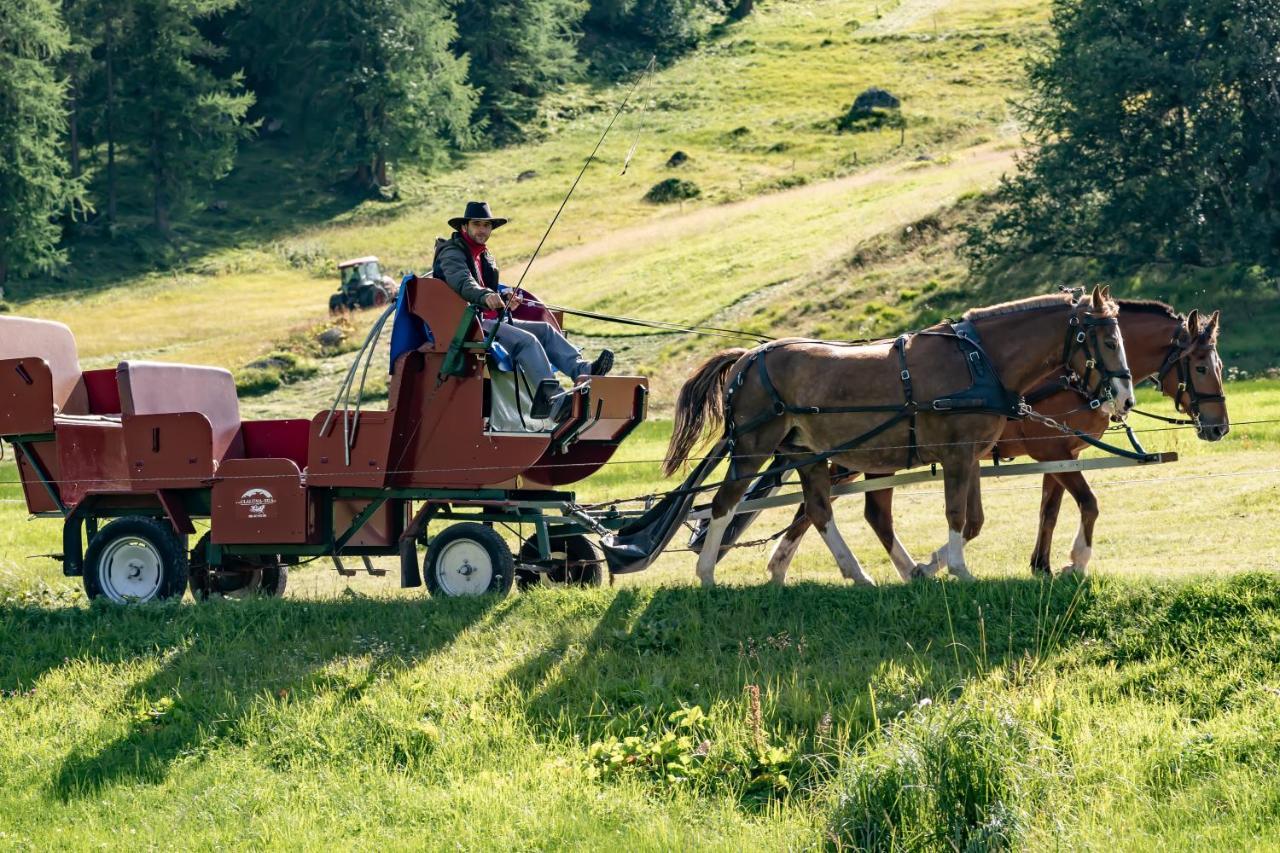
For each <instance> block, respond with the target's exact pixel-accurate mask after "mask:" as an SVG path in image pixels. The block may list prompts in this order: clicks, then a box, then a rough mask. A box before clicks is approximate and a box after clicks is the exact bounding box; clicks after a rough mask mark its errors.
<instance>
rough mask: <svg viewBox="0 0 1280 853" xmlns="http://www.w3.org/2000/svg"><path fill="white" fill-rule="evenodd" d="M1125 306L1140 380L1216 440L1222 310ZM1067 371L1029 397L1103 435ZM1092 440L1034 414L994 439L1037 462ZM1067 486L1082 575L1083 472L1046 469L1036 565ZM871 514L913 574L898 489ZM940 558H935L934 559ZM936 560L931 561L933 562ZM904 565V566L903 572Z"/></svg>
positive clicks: (1124, 328)
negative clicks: (896, 522)
mask: <svg viewBox="0 0 1280 853" xmlns="http://www.w3.org/2000/svg"><path fill="white" fill-rule="evenodd" d="M1117 303H1118V304H1119V306H1120V331H1121V333H1122V334H1123V335H1124V342H1125V351H1126V353H1127V355H1128V359H1129V366H1130V367H1131V368H1132V371H1133V375H1134V376H1135V377H1137V379H1138V380H1139V381H1141V380H1142V379H1147V378H1153V379H1155V380H1156V382H1157V383H1158V384H1159V386H1160V389H1161V390H1162V391H1163V392H1164V395H1165V396H1166V397H1169V398H1170V399H1171V400H1173V404H1174V407H1175V408H1176V409H1177V410H1178V411H1180V412H1185V413H1186V414H1187V415H1189V416H1190V419H1191V422H1192V423H1194V424H1195V427H1196V433H1197V435H1198V436H1199V437H1200V438H1201V439H1202V440H1204V441H1218V440H1220V439H1221V438H1222V437H1223V436H1225V435H1226V434H1227V432H1228V431H1230V429H1231V426H1230V420H1229V419H1228V416H1227V403H1226V397H1225V396H1224V395H1223V386H1222V360H1221V359H1220V358H1219V357H1218V349H1217V343H1218V317H1219V315H1218V312H1217V311H1214V312H1213V314H1212V315H1211V316H1210V317H1209V319H1208V321H1206V322H1203V323H1202V321H1201V319H1200V314H1199V312H1198V311H1192V312H1191V313H1190V314H1189V315H1188V316H1186V317H1183V316H1182V315H1180V314H1178V313H1177V312H1175V311H1174V310H1173V309H1172V308H1170V307H1169V306H1168V305H1165V304H1164V303H1162V302H1149V301H1137V300H1126V299H1121V300H1117ZM1067 379H1068V376H1067V374H1065V373H1062V374H1060V375H1059V376H1057V377H1055V378H1053V379H1051V380H1049V381H1048V382H1047V383H1045V385H1043V386H1041V387H1040V388H1037V389H1036V390H1034V391H1032V392H1031V393H1030V394H1029V395H1028V402H1031V403H1032V407H1033V408H1034V409H1035V411H1037V412H1039V413H1040V414H1043V415H1048V416H1049V417H1050V418H1053V419H1054V420H1056V421H1058V422H1060V423H1062V424H1065V425H1066V426H1069V427H1071V428H1073V429H1076V430H1078V431H1080V432H1082V433H1085V434H1086V435H1091V436H1093V437H1094V438H1098V437H1100V436H1101V435H1102V433H1103V432H1104V431H1105V430H1106V428H1107V424H1108V421H1109V418H1108V416H1107V415H1106V414H1105V413H1103V412H1102V411H1101V407H1097V408H1094V407H1091V404H1092V402H1093V400H1092V399H1091V397H1090V395H1089V393H1088V392H1087V391H1086V390H1084V389H1081V388H1079V386H1078V385H1074V384H1069V383H1068V382H1066V381H1064V380H1067ZM1088 446H1089V445H1088V444H1087V443H1086V442H1085V441H1084V440H1083V439H1080V438H1077V437H1076V436H1074V435H1067V434H1064V433H1062V432H1061V431H1059V430H1057V429H1054V428H1053V427H1052V426H1050V425H1048V424H1044V423H1041V422H1039V421H1034V420H1030V419H1024V420H1016V421H1009V422H1008V423H1007V424H1006V425H1005V428H1004V434H1003V435H1002V436H1001V437H1000V440H999V441H998V442H997V443H996V446H995V449H994V451H993V452H994V454H995V455H996V456H998V457H1000V458H1001V459H1008V458H1013V457H1016V456H1030V457H1031V458H1032V459H1035V460H1037V461H1039V462H1049V461H1056V460H1066V459H1076V458H1079V456H1080V453H1081V451H1083V450H1084V449H1085V448H1086V447H1088ZM832 476H833V482H846V481H848V480H852V479H854V478H855V477H856V476H857V473H856V472H850V471H840V472H832ZM1064 490H1065V491H1069V492H1070V493H1071V496H1072V497H1073V498H1075V501H1076V505H1077V506H1078V507H1079V509H1080V527H1079V530H1078V531H1077V533H1076V538H1075V542H1074V544H1073V545H1072V547H1071V563H1070V564H1069V565H1067V566H1066V567H1064V568H1063V569H1062V573H1063V574H1073V573H1074V574H1080V575H1083V574H1084V573H1085V572H1086V570H1087V568H1088V564H1089V558H1090V556H1091V555H1092V553H1093V528H1094V523H1095V522H1096V521H1097V519H1098V501H1097V498H1095V497H1094V494H1093V490H1092V489H1090V488H1089V483H1088V482H1087V481H1086V480H1085V478H1084V474H1083V473H1081V472H1079V471H1068V472H1065V473H1061V474H1045V475H1044V479H1043V482H1042V485H1041V500H1040V530H1039V533H1038V534H1037V536H1036V544H1035V550H1034V551H1033V552H1032V554H1031V570H1032V572H1033V573H1036V574H1049V573H1050V571H1051V569H1050V565H1051V563H1050V549H1051V546H1052V544H1053V529H1054V526H1055V525H1056V523H1057V520H1058V510H1059V508H1060V507H1061V505H1062V494H1063V491H1064ZM865 516H866V519H867V522H868V523H869V524H870V525H871V528H872V529H873V530H874V531H875V533H876V537H877V538H878V539H879V540H880V543H881V544H882V545H883V546H884V548H885V550H886V551H888V552H889V554H890V557H891V559H892V560H893V562H894V564H895V565H896V566H897V568H898V570H899V572H901V573H903V576H904V578H905V577H908V576H909V572H910V568H911V566H912V561H911V557H910V555H909V554H908V553H907V551H906V549H905V548H904V547H903V546H902V543H901V542H900V541H899V540H898V538H897V535H896V534H895V533H894V529H893V490H892V489H880V490H877V491H874V492H867V493H866V509H865ZM811 524H812V521H811V520H810V519H809V517H808V516H807V515H806V513H805V511H804V507H801V508H800V509H798V510H797V512H796V516H795V518H794V519H792V522H791V526H790V527H788V528H787V532H786V533H785V534H784V535H783V537H782V538H781V539H779V540H778V544H777V545H776V546H775V547H774V550H773V553H772V554H771V555H770V557H769V573H770V575H771V577H772V579H773V581H774V582H775V583H779V584H780V583H782V582H783V581H784V580H785V578H786V574H787V567H788V565H789V564H790V562H791V558H792V557H793V556H795V553H796V549H797V548H798V546H799V543H800V538H801V537H802V536H803V535H804V534H805V531H807V530H808V529H809V527H810V526H811ZM934 562H935V563H936V562H937V558H936V557H935V560H934ZM930 565H932V564H930ZM904 568H905V571H904Z"/></svg>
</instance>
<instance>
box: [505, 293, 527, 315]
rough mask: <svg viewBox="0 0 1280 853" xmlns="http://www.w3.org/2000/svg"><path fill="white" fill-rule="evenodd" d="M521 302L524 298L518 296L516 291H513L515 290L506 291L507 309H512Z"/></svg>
mask: <svg viewBox="0 0 1280 853" xmlns="http://www.w3.org/2000/svg"><path fill="white" fill-rule="evenodd" d="M523 304H524V299H523V298H522V297H521V296H520V294H519V292H518V291H515V290H510V291H507V310H508V311H514V310H516V309H517V308H519V307H520V306H521V305H523Z"/></svg>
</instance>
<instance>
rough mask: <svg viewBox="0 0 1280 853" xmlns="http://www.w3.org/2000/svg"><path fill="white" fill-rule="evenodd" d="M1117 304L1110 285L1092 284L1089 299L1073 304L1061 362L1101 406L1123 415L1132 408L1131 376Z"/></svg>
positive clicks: (1106, 410)
mask: <svg viewBox="0 0 1280 853" xmlns="http://www.w3.org/2000/svg"><path fill="white" fill-rule="evenodd" d="M1119 314H1120V307H1119V306H1118V305H1117V304H1116V302H1115V301H1114V300H1113V299H1112V298H1111V288H1110V287H1094V289H1093V293H1092V294H1091V295H1090V296H1089V298H1088V299H1078V300H1076V301H1075V303H1074V304H1073V306H1072V309H1071V319H1070V320H1069V321H1068V325H1067V338H1066V343H1065V344H1064V345H1063V352H1062V362H1063V365H1064V366H1065V367H1067V369H1069V370H1071V371H1072V372H1074V373H1075V374H1076V375H1077V376H1078V377H1080V382H1081V384H1082V385H1083V386H1084V387H1085V388H1086V389H1088V391H1089V393H1090V395H1091V396H1092V397H1094V398H1095V399H1098V400H1101V401H1102V409H1103V411H1105V412H1106V413H1107V414H1109V415H1112V416H1113V417H1123V416H1124V415H1125V414H1126V413H1127V412H1128V411H1129V409H1131V408H1133V376H1132V374H1131V373H1130V372H1129V363H1128V361H1127V359H1126V356H1125V352H1124V338H1123V337H1122V336H1121V334H1120V323H1119Z"/></svg>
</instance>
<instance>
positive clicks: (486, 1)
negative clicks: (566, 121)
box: [456, 0, 587, 141]
mask: <svg viewBox="0 0 1280 853" xmlns="http://www.w3.org/2000/svg"><path fill="white" fill-rule="evenodd" d="M456 8H457V15H458V46H459V48H460V49H461V50H462V51H464V52H465V53H466V55H467V57H468V58H469V60H470V65H471V74H470V80H471V83H472V84H474V85H475V86H477V87H479V89H480V108H479V109H480V115H481V116H482V117H483V118H484V119H485V120H486V121H487V124H488V127H487V128H486V132H487V135H489V136H490V138H492V139H495V140H497V141H511V140H515V139H519V138H521V137H522V136H523V135H524V128H525V126H526V125H527V124H528V122H529V121H530V119H531V118H532V117H533V116H534V113H535V111H536V108H537V104H538V101H539V99H541V98H542V96H543V95H545V94H546V93H547V92H548V91H550V89H551V88H552V87H553V86H555V85H556V84H558V83H562V82H564V81H565V80H566V79H568V78H569V77H570V76H571V75H572V74H573V71H574V67H575V65H576V64H577V51H576V48H577V44H578V38H579V32H578V24H579V23H580V22H581V21H582V16H583V15H584V14H585V13H586V11H587V3H586V2H585V0H461V2H459V3H458V5H457V7H456Z"/></svg>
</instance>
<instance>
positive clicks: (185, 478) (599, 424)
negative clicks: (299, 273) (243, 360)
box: [0, 278, 648, 602]
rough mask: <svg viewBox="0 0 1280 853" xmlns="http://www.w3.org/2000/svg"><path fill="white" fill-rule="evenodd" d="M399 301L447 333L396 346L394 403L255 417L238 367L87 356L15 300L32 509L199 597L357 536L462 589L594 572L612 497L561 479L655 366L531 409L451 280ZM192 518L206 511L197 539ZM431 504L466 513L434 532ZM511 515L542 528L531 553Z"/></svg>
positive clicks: (123, 566)
mask: <svg viewBox="0 0 1280 853" xmlns="http://www.w3.org/2000/svg"><path fill="white" fill-rule="evenodd" d="M401 310H402V311H403V312H406V313H407V314H408V315H410V316H411V318H412V319H413V321H414V322H418V321H420V322H422V323H425V324H426V326H427V327H428V328H429V329H430V330H432V331H434V332H436V333H437V336H436V337H434V338H430V339H428V340H427V342H426V343H423V344H422V345H421V346H418V347H417V348H416V349H412V350H410V351H408V352H405V353H403V354H402V355H400V356H399V358H397V359H396V362H395V364H394V370H393V372H392V375H391V380H390V386H389V393H388V400H387V406H386V409H385V410H384V411H366V410H361V408H360V407H359V406H358V405H356V406H352V405H350V404H345V405H341V406H339V405H335V407H334V409H332V410H329V411H325V412H321V413H319V414H317V415H316V416H315V417H314V418H311V419H309V420H307V419H296V420H295V419H290V420H259V421H252V420H242V419H241V417H240V409H239V403H238V400H237V398H236V391H235V384H234V382H233V380H232V377H231V374H230V373H229V372H227V371H226V370H222V369H220V368H213V367H197V366H188V365H176V364H160V363H154V362H140V361H124V362H121V363H120V364H119V365H118V366H117V367H116V368H114V369H110V368H108V369H102V370H89V371H82V370H81V369H80V365H79V360H78V357H77V352H76V344H75V339H74V337H73V336H72V334H71V331H70V330H69V329H68V328H67V327H66V326H64V325H62V324H60V323H53V322H48V321H42V320H31V319H25V318H20V317H0V437H3V438H4V440H6V441H8V442H9V443H10V444H11V445H12V446H13V447H14V448H15V450H16V456H17V465H18V471H19V474H20V477H21V481H22V488H23V494H24V497H25V499H26V503H27V508H28V510H29V511H30V512H31V513H32V514H33V515H36V516H44V517H57V518H62V519H63V536H62V542H63V547H62V554H61V555H60V556H61V560H62V564H63V570H64V572H65V573H66V574H68V575H81V576H83V577H84V584H85V589H86V592H87V593H88V594H89V595H90V597H97V596H105V597H107V598H109V599H111V600H114V601H121V602H124V601H134V600H138V601H146V600H152V599H160V598H169V597H174V596H180V595H181V594H182V593H183V591H184V589H185V588H186V586H187V585H188V584H189V585H190V586H191V588H192V591H193V593H195V594H196V596H197V597H204V596H207V595H210V594H228V595H234V594H243V593H245V592H249V591H255V590H257V591H262V592H265V593H278V592H280V591H281V590H282V589H283V585H284V581H285V578H286V577H287V572H288V566H289V565H292V564H296V563H298V562H299V561H301V560H304V559H308V558H316V557H329V558H332V559H333V561H334V564H335V566H336V567H337V569H338V570H339V571H340V572H344V573H348V574H351V573H354V570H353V569H349V568H347V567H346V566H345V565H344V564H343V562H342V558H343V557H356V558H360V559H362V560H363V563H364V568H365V570H367V571H371V572H374V573H379V572H378V570H376V569H375V568H374V567H373V564H372V562H371V561H370V560H369V558H370V557H371V556H375V555H399V556H400V565H401V585H403V586H417V585H419V584H420V582H421V581H420V577H421V575H425V577H426V582H427V585H428V587H429V588H430V589H431V590H432V591H433V592H438V593H443V594H447V595H462V594H474V593H480V592H486V591H498V592H505V591H507V590H509V589H510V587H511V584H512V582H513V580H514V578H515V577H516V575H517V574H522V575H523V576H525V577H527V578H530V579H532V578H536V577H538V576H540V575H550V576H552V577H554V578H557V579H561V580H565V581H571V582H579V583H592V582H598V581H599V579H600V572H601V570H600V563H599V560H598V559H596V556H595V550H594V546H593V545H592V544H591V542H590V541H589V540H588V539H587V536H586V534H588V533H599V532H601V531H603V530H604V529H605V528H606V527H608V526H610V525H613V526H616V524H614V519H615V517H614V516H604V517H599V516H591V515H588V514H586V513H583V512H582V511H580V510H579V509H578V508H577V506H576V504H575V499H574V495H573V493H572V492H567V491H563V490H562V487H564V486H567V485H569V484H571V483H574V482H577V481H579V480H581V479H583V478H584V477H587V476H589V475H590V474H591V473H593V472H595V471H596V470H598V469H599V468H600V467H601V466H602V465H604V464H605V463H606V462H608V460H609V459H610V457H611V456H612V455H613V454H614V452H615V451H616V450H617V448H618V446H619V444H620V442H621V441H622V440H623V439H624V438H625V437H626V436H627V434H628V433H630V432H631V431H632V430H633V429H634V428H635V427H636V426H637V425H638V424H639V423H640V422H641V421H643V420H644V417H645V411H646V402H647V394H648V383H647V380H646V379H645V378H643V377H637V376H603V377H592V379H591V380H590V382H588V383H585V384H582V385H580V386H577V387H575V388H574V389H573V390H572V391H571V392H570V393H571V394H572V402H573V405H572V413H571V416H570V417H569V418H568V419H566V420H564V421H562V422H560V423H555V424H551V423H545V422H536V421H531V420H530V419H529V418H528V417H527V408H525V407H527V401H528V395H527V394H522V393H521V381H520V377H518V376H514V375H511V374H504V373H502V372H501V371H499V370H497V369H494V368H492V367H491V366H490V365H489V363H488V355H489V344H490V342H489V341H487V340H486V339H485V337H484V335H483V333H482V331H481V328H480V325H479V323H478V322H477V320H476V317H475V314H474V312H473V310H472V309H471V308H470V307H469V306H467V305H466V304H464V303H463V301H462V300H461V299H460V298H459V297H457V296H456V295H455V294H454V292H453V291H452V290H450V289H449V288H448V286H447V285H445V284H444V283H443V282H441V281H438V280H435V279H430V278H413V279H409V280H407V281H406V283H405V294H404V296H403V298H402V302H401ZM539 310H541V309H539ZM547 318H548V319H550V320H552V321H556V322H558V318H556V317H554V316H552V315H550V314H549V313H548V314H547ZM383 319H384V320H385V319H386V317H385V316H384V318H383ZM441 331H452V332H453V334H452V337H449V338H445V337H443V336H442V335H439V334H438V333H439V332H441ZM369 353H370V356H371V355H372V349H370V351H369ZM367 369H368V368H367V365H366V370H367ZM353 372H354V370H353ZM348 392H349V389H348ZM347 396H348V399H349V398H350V394H349V393H348V395H347ZM197 519H208V521H209V530H208V532H207V533H206V534H204V536H202V537H201V538H200V539H199V541H198V542H196V543H195V545H194V546H190V545H189V541H188V539H189V537H192V536H193V535H194V533H195V532H196V528H195V525H194V523H193V521H194V520H197ZM433 521H452V522H455V523H452V524H450V525H449V526H446V527H443V528H439V527H438V526H437V527H436V530H437V532H436V533H435V534H434V535H432V536H430V537H428V535H427V529H428V523H429V522H433ZM495 522H508V523H519V524H522V525H527V526H529V528H531V529H532V530H533V533H532V535H530V536H529V537H528V539H527V540H526V541H525V543H524V545H523V547H522V548H521V549H520V551H519V553H518V555H517V556H513V555H512V553H511V551H510V549H509V547H508V546H507V544H506V542H505V541H504V540H503V539H502V537H501V536H499V535H498V534H497V532H496V531H495V530H494V529H493V527H492V525H493V524H494V523H495ZM420 545H426V546H427V553H426V558H425V564H424V565H423V569H424V570H423V571H422V572H421V573H420V571H419V558H418V547H419V546H420ZM517 560H518V562H517Z"/></svg>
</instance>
